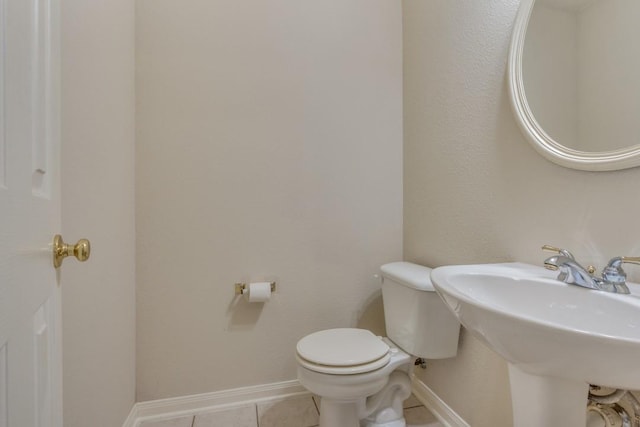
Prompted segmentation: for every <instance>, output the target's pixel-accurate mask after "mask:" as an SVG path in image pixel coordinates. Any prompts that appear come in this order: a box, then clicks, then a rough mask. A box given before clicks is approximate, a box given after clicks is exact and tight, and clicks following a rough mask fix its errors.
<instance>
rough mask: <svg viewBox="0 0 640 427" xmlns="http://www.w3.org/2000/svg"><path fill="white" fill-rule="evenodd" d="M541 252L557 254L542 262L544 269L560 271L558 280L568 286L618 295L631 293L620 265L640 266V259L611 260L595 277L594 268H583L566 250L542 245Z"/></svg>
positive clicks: (621, 258)
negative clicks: (598, 275) (600, 275)
mask: <svg viewBox="0 0 640 427" xmlns="http://www.w3.org/2000/svg"><path fill="white" fill-rule="evenodd" d="M542 250H545V251H551V252H557V253H558V255H554V256H552V257H549V258H547V259H546V260H545V261H544V266H545V268H547V269H549V270H560V274H559V275H558V280H561V281H563V282H565V283H568V284H570V285H577V286H582V287H584V288H589V289H596V290H598V291H605V292H613V293H618V294H629V293H631V292H630V291H629V287H628V286H627V284H626V281H627V274H626V273H625V271H624V270H623V269H622V264H623V263H631V264H640V257H615V258H611V260H609V263H608V264H607V266H606V267H605V268H604V269H603V270H602V277H596V276H594V273H595V268H594V267H592V266H589V267H587V268H584V267H583V266H582V265H580V264H579V263H578V262H577V261H576V260H575V258H574V257H573V255H572V254H571V252H569V251H567V250H566V249H560V248H556V247H553V246H549V245H544V246H543V247H542Z"/></svg>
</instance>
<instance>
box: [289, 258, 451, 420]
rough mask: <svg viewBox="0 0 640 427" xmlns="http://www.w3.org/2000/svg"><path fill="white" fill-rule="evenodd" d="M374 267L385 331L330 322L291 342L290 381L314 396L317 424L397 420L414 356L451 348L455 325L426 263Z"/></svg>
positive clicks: (438, 354)
mask: <svg viewBox="0 0 640 427" xmlns="http://www.w3.org/2000/svg"><path fill="white" fill-rule="evenodd" d="M380 270H381V272H382V299H383V305H384V315H385V322H386V328H387V337H378V336H376V335H374V334H373V333H371V332H370V331H368V330H366V329H357V328H338V329H328V330H324V331H318V332H314V333H312V334H310V335H307V336H305V337H304V338H302V339H301V340H300V341H298V344H297V346H296V360H297V362H298V380H299V381H300V383H301V384H302V385H303V386H304V387H305V388H307V390H309V391H310V392H312V393H314V394H316V395H317V396H319V397H320V427H405V426H406V422H405V420H404V417H403V415H402V403H403V402H404V400H405V399H407V398H408V397H409V395H410V394H411V381H410V379H409V373H410V371H411V368H412V366H413V360H414V358H416V357H422V358H425V359H444V358H448V357H454V356H455V355H456V353H457V351H458V335H459V333H460V324H459V323H458V320H457V319H456V317H455V316H454V315H453V314H452V313H451V312H450V311H449V309H448V308H447V307H446V306H445V304H444V302H442V301H441V300H440V297H439V296H438V294H436V292H435V289H434V287H433V285H432V283H431V279H430V277H429V275H430V274H431V269H430V268H428V267H424V266H421V265H417V264H412V263H409V262H394V263H390V264H385V265H383V266H382V267H381V268H380Z"/></svg>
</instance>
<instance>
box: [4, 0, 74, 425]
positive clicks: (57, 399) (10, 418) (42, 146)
mask: <svg viewBox="0 0 640 427" xmlns="http://www.w3.org/2000/svg"><path fill="white" fill-rule="evenodd" d="M58 13H59V12H58V0H0V23H1V24H2V25H1V26H0V58H1V59H0V60H1V64H0V65H1V66H0V70H1V71H0V113H1V114H0V427H62V410H61V408H62V393H61V358H60V353H61V347H60V344H61V339H60V290H59V286H58V277H57V272H56V270H55V269H54V268H53V264H52V248H51V242H52V239H53V236H54V235H55V234H56V233H57V232H59V231H60V202H59V184H58V182H59V179H58V169H59V167H58V165H59V160H58V150H59V148H58V147H59V112H58V109H59V107H58V104H59V37H58V33H59V18H58Z"/></svg>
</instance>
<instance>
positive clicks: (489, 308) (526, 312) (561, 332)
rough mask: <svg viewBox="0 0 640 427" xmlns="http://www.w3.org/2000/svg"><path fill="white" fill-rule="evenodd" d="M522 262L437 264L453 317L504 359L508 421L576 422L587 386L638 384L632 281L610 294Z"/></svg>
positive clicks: (568, 425) (574, 426)
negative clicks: (510, 406) (626, 292)
mask: <svg viewBox="0 0 640 427" xmlns="http://www.w3.org/2000/svg"><path fill="white" fill-rule="evenodd" d="M556 275H557V274H556V273H554V272H551V271H548V270H545V269H544V268H542V267H537V266H533V265H528V264H522V263H507V264H480V265H459V266H446V267H439V268H436V269H434V270H433V272H432V274H431V280H432V281H433V284H434V286H435V288H436V290H437V291H438V293H439V294H440V296H441V297H442V298H443V299H444V301H445V303H446V304H447V305H448V306H449V307H450V308H451V310H452V311H453V312H454V313H455V314H456V316H457V317H458V319H459V320H460V323H462V324H463V325H464V326H465V328H466V329H467V330H468V331H469V332H470V333H471V334H472V335H474V336H475V337H476V338H478V339H479V340H481V341H482V342H484V343H485V344H486V345H487V346H489V347H490V348H491V349H493V350H494V351H495V352H496V353H498V354H499V355H500V356H502V357H503V358H505V359H506V360H507V362H508V364H509V377H510V382H511V395H512V402H513V416H514V426H515V427H584V426H585V424H586V411H585V409H586V404H587V395H588V386H589V384H590V383H591V384H597V385H601V386H609V387H616V388H624V389H631V390H638V389H640V297H639V296H638V295H640V286H639V285H635V284H629V288H630V289H631V292H632V294H631V295H618V294H611V293H607V292H601V291H594V290H589V289H585V288H581V287H578V286H575V285H568V284H566V283H563V282H561V281H559V280H557V279H556Z"/></svg>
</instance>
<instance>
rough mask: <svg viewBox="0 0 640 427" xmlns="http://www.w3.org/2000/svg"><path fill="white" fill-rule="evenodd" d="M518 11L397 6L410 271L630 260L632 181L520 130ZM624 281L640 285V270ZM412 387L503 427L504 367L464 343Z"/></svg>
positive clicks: (442, 3)
mask: <svg viewBox="0 0 640 427" xmlns="http://www.w3.org/2000/svg"><path fill="white" fill-rule="evenodd" d="M518 3H519V2H518V1H516V0H488V1H481V2H476V1H465V0H433V1H428V2H427V1H423V0H405V1H404V2H403V7H404V52H405V55H404V87H405V95H404V96H405V98H404V99H405V101H404V114H405V122H404V123H405V128H404V132H405V153H404V159H405V169H404V180H405V186H404V250H405V253H404V255H405V259H406V260H408V261H414V262H418V263H422V264H424V265H430V266H439V265H444V264H463V263H486V262H502V261H514V260H518V261H523V262H529V263H533V264H540V263H541V262H542V260H543V259H544V257H545V254H543V253H541V252H540V249H539V248H540V246H541V245H542V244H544V243H550V244H554V245H557V246H562V247H567V248H570V249H571V250H572V251H573V252H574V254H576V256H577V257H578V258H579V259H580V260H581V261H583V262H584V263H585V264H590V263H592V264H594V265H597V266H599V267H602V265H603V264H604V263H605V262H606V261H607V260H608V258H609V257H611V256H613V255H637V254H640V240H639V239H638V236H637V233H635V232H634V231H635V230H636V228H635V227H634V226H633V224H634V223H635V222H636V220H637V217H638V216H639V215H640V196H639V194H640V193H639V192H638V191H637V188H636V187H637V184H636V183H637V182H638V181H639V180H640V169H638V168H636V169H631V170H626V171H619V172H604V173H602V172H600V173H598V172H582V171H574V170H570V169H565V168H562V167H560V166H556V165H555V164H553V163H551V162H549V161H547V160H545V159H543V158H542V157H541V156H539V155H538V154H536V152H535V151H534V150H533V149H532V148H531V147H530V146H529V144H528V142H527V141H526V140H525V139H524V137H523V136H522V135H521V134H520V132H519V130H518V127H517V125H516V123H515V121H514V118H513V115H512V113H511V109H510V105H509V101H508V93H507V82H506V60H507V54H508V47H509V41H510V33H511V27H512V24H513V21H514V18H515V14H516V10H517V7H518ZM611 224H615V225H614V226H611ZM628 272H629V274H630V277H631V278H632V279H635V280H636V281H637V280H638V279H640V269H638V268H636V267H633V266H630V267H629V269H628ZM422 379H423V380H424V381H425V383H427V384H428V385H429V386H430V387H432V388H433V389H434V390H435V391H436V392H437V393H438V394H439V395H440V396H441V397H442V398H443V399H444V400H445V401H446V402H447V403H448V404H449V405H451V406H452V407H453V409H454V410H456V411H457V412H458V413H459V414H461V415H462V416H463V417H464V418H465V419H466V421H467V422H469V423H470V424H471V425H472V426H473V427H485V426H487V427H488V426H501V427H502V426H509V425H511V414H510V406H509V405H510V401H509V387H508V380H507V370H506V366H505V364H504V363H503V362H502V361H501V360H500V358H498V356H496V355H495V354H493V353H492V352H491V351H490V350H488V349H486V348H485V347H484V346H483V345H482V344H480V343H479V342H477V341H476V340H474V339H473V338H471V337H470V336H469V335H467V334H465V335H463V339H462V347H461V350H460V353H459V356H458V357H457V358H456V359H452V360H447V361H439V362H433V363H431V364H430V367H429V368H428V369H427V371H426V372H424V373H423V374H422Z"/></svg>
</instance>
